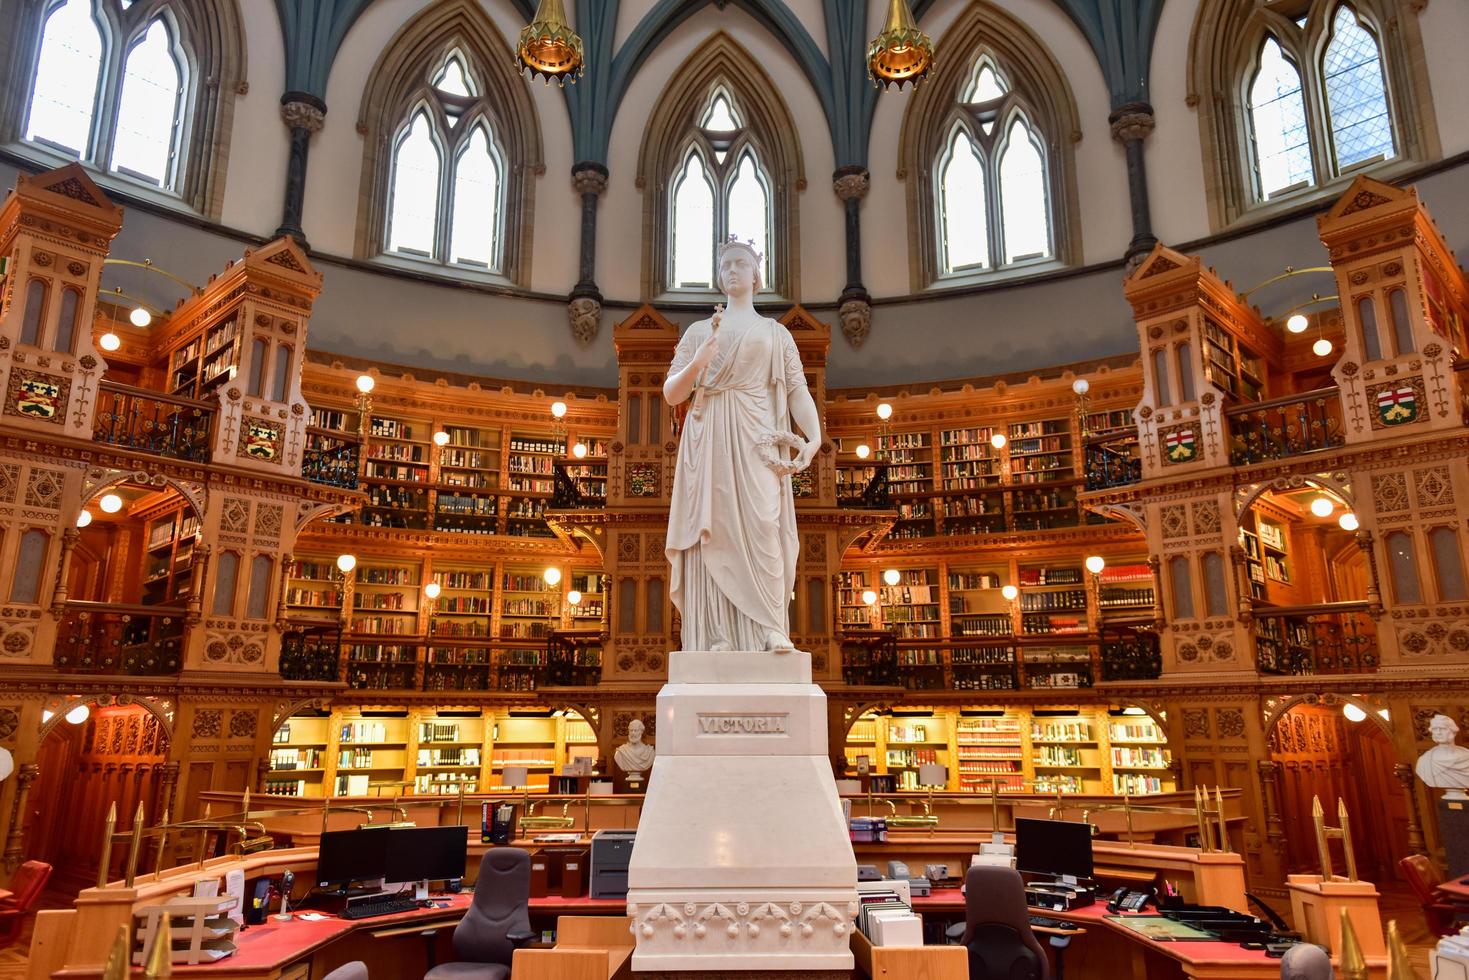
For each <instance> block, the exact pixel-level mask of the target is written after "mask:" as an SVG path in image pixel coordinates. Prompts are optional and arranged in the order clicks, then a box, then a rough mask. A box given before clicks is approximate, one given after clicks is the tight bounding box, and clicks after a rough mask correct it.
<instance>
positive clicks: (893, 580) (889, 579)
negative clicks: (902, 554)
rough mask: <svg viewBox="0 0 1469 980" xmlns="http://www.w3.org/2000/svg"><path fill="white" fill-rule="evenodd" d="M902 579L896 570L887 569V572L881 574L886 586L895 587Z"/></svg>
mask: <svg viewBox="0 0 1469 980" xmlns="http://www.w3.org/2000/svg"><path fill="white" fill-rule="evenodd" d="M902 578H903V575H902V573H901V572H899V571H898V570H897V569H896V568H889V569H888V570H887V571H885V572H883V573H882V580H883V581H884V582H886V583H887V584H888V585H897V584H898V582H899V581H901V580H902Z"/></svg>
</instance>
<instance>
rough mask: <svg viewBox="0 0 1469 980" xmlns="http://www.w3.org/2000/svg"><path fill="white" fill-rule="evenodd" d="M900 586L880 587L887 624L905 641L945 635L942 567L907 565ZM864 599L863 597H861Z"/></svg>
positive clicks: (901, 571)
mask: <svg viewBox="0 0 1469 980" xmlns="http://www.w3.org/2000/svg"><path fill="white" fill-rule="evenodd" d="M898 573H899V575H900V578H899V581H898V584H897V585H888V584H886V583H883V584H882V586H881V587H880V588H879V589H878V598H879V600H880V601H881V603H882V621H883V625H884V626H886V627H887V628H889V629H891V630H893V631H894V632H895V633H896V634H897V637H898V640H899V641H900V642H901V641H903V640H937V639H940V638H941V636H942V634H943V617H942V615H941V614H940V612H939V610H940V609H941V608H942V606H941V594H940V590H939V576H938V569H937V568H935V567H929V568H903V569H899V570H898ZM859 601H860V596H859Z"/></svg>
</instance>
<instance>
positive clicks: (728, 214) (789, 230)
mask: <svg viewBox="0 0 1469 980" xmlns="http://www.w3.org/2000/svg"><path fill="white" fill-rule="evenodd" d="M676 76H677V77H678V78H679V84H678V85H674V86H669V87H668V88H667V90H666V91H665V93H664V95H663V96H662V97H661V98H660V99H659V101H658V103H657V104H656V105H655V106H654V107H653V111H652V114H651V115H650V116H649V119H648V122H647V125H646V128H645V130H644V136H643V145H642V149H641V151H640V153H639V156H638V180H639V184H640V186H641V187H642V188H644V191H643V208H644V218H645V222H646V223H645V225H644V227H646V228H648V229H649V233H648V234H647V235H645V236H644V253H643V254H644V266H643V270H644V275H643V293H644V298H646V299H649V300H651V299H655V298H657V297H659V296H665V295H667V294H670V293H672V294H677V293H681V292H682V293H713V292H716V291H717V290H718V283H717V280H716V269H715V258H716V255H717V254H718V253H717V248H718V245H719V243H721V242H724V241H726V240H728V239H729V238H730V236H734V237H735V238H738V239H740V240H741V241H749V242H753V243H754V245H755V250H756V251H757V252H760V253H761V254H762V255H763V256H764V264H763V265H762V267H761V269H760V283H761V291H762V292H763V293H765V294H768V295H773V296H780V297H782V298H785V299H799V296H798V289H797V286H798V279H797V273H798V271H799V265H798V262H797V259H798V257H799V248H798V244H797V243H798V241H799V230H800V220H799V212H800V207H799V204H798V201H797V200H796V193H797V191H798V190H799V189H800V187H801V183H802V179H803V170H802V168H803V162H802V157H801V146H800V134H799V132H798V130H797V128H796V124H795V120H794V119H793V118H792V116H791V114H790V110H789V109H788V108H787V107H786V105H785V103H784V102H783V101H782V100H781V96H780V88H779V86H778V85H776V84H775V83H774V82H772V81H771V80H770V78H769V77H768V76H767V75H766V74H765V71H764V69H763V68H761V66H760V65H759V63H758V62H757V61H756V60H755V59H754V58H752V57H751V56H750V55H749V53H748V52H746V51H745V50H744V49H743V48H741V47H740V46H739V44H738V43H737V42H736V41H735V40H734V39H733V38H731V37H730V36H729V35H728V34H725V33H719V34H716V35H714V36H713V37H711V38H710V39H709V40H708V41H706V42H704V44H703V45H701V46H700V47H699V48H698V49H697V50H695V51H694V52H693V53H692V54H691V55H689V57H688V59H687V60H686V61H685V62H684V63H683V65H681V66H680V67H679V68H678V70H677V72H676ZM776 215H779V216H780V220H779V221H778V222H777V221H776V218H775V216H776Z"/></svg>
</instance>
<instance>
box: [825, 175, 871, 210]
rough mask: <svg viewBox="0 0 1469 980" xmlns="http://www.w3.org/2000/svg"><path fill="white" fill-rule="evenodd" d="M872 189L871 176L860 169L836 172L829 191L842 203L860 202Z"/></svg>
mask: <svg viewBox="0 0 1469 980" xmlns="http://www.w3.org/2000/svg"><path fill="white" fill-rule="evenodd" d="M871 187H872V175H871V174H870V173H868V172H867V171H866V170H863V169H861V168H845V167H844V168H843V169H841V170H838V171H837V172H836V174H835V175H834V176H833V177H832V180H831V189H832V190H834V191H836V195H837V197H839V198H841V200H842V202H843V203H845V202H847V201H850V200H853V199H854V198H855V199H856V200H858V201H860V200H862V199H863V198H864V197H866V196H867V192H868V190H870V189H871Z"/></svg>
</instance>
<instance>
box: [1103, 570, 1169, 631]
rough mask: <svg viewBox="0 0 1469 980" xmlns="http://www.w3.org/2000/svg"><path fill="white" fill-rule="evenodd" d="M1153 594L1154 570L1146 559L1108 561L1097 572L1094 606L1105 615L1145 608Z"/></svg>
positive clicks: (1139, 611)
mask: <svg viewBox="0 0 1469 980" xmlns="http://www.w3.org/2000/svg"><path fill="white" fill-rule="evenodd" d="M1154 598H1155V597H1154V594H1153V570H1152V568H1151V567H1149V565H1148V563H1147V562H1131V563H1120V564H1116V565H1108V566H1107V567H1106V568H1104V569H1102V574H1101V575H1100V576H1098V579H1097V608H1098V611H1099V612H1100V613H1101V614H1102V615H1103V616H1104V617H1105V616H1135V615H1137V614H1139V613H1142V612H1146V611H1148V610H1151V609H1152V608H1153V600H1154Z"/></svg>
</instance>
